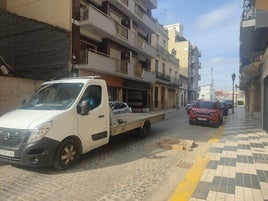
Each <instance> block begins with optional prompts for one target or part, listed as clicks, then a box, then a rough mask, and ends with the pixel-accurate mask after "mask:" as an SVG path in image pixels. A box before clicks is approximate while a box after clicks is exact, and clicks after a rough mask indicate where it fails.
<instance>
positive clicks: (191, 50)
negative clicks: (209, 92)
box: [165, 24, 201, 102]
mask: <svg viewBox="0 0 268 201" xmlns="http://www.w3.org/2000/svg"><path fill="white" fill-rule="evenodd" d="M165 28H166V29H167V30H168V38H169V41H168V50H169V52H176V58H177V59H179V61H180V73H181V75H183V76H184V77H187V78H188V87H187V92H186V94H185V93H184V92H183V91H181V96H184V95H186V102H190V101H194V100H197V99H198V92H199V85H198V81H199V80H200V79H201V76H200V74H199V69H200V68H201V63H200V62H199V57H201V52H200V50H199V49H198V47H197V46H196V45H194V44H192V43H191V42H190V41H188V40H186V39H185V38H184V37H183V26H182V25H181V24H173V25H168V26H165ZM182 99H184V98H182Z"/></svg>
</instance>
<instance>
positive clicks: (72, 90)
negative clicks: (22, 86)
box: [20, 83, 83, 110]
mask: <svg viewBox="0 0 268 201" xmlns="http://www.w3.org/2000/svg"><path fill="white" fill-rule="evenodd" d="M82 87H83V83H55V84H44V85H41V86H40V87H39V89H37V91H36V92H35V93H34V94H33V96H32V97H31V98H30V99H29V100H28V101H26V102H25V103H24V104H23V105H22V106H21V107H20V109H28V110H66V109H68V108H69V107H71V105H72V104H73V103H74V101H75V100H76V98H77V96H78V94H79V93H80V91H81V89H82Z"/></svg>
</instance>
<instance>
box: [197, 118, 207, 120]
mask: <svg viewBox="0 0 268 201" xmlns="http://www.w3.org/2000/svg"><path fill="white" fill-rule="evenodd" d="M197 120H199V121H207V119H206V118H201V117H199V118H197Z"/></svg>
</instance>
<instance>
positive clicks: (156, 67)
mask: <svg viewBox="0 0 268 201" xmlns="http://www.w3.org/2000/svg"><path fill="white" fill-rule="evenodd" d="M158 65H159V61H158V60H155V72H158Z"/></svg>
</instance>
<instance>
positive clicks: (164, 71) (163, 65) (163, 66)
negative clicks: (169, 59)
mask: <svg viewBox="0 0 268 201" xmlns="http://www.w3.org/2000/svg"><path fill="white" fill-rule="evenodd" d="M162 74H163V75H165V74H166V64H165V63H162Z"/></svg>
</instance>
